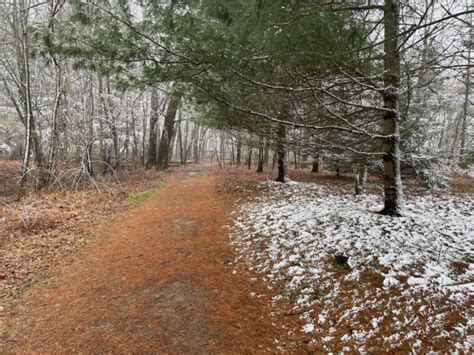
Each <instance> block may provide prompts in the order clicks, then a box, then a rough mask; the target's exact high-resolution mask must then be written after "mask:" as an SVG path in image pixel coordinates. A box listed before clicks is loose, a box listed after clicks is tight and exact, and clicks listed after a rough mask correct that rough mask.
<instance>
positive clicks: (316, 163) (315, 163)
mask: <svg viewBox="0 0 474 355" xmlns="http://www.w3.org/2000/svg"><path fill="white" fill-rule="evenodd" d="M311 172H312V173H319V155H316V156H315V157H314V160H313V166H312V169H311Z"/></svg>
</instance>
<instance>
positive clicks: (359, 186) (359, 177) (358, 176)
mask: <svg viewBox="0 0 474 355" xmlns="http://www.w3.org/2000/svg"><path fill="white" fill-rule="evenodd" d="M354 177H355V183H354V190H355V194H356V195H362V194H363V193H364V192H365V183H366V181H367V165H363V166H361V165H360V164H359V165H358V166H357V171H356V172H355V174H354Z"/></svg>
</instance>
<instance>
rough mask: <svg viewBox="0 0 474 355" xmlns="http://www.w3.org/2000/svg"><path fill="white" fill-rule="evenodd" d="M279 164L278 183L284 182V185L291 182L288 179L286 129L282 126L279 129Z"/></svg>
mask: <svg viewBox="0 0 474 355" xmlns="http://www.w3.org/2000/svg"><path fill="white" fill-rule="evenodd" d="M277 164H278V177H277V179H276V181H278V182H282V183H286V182H288V181H290V179H289V177H288V151H287V150H286V127H285V126H284V125H282V124H281V125H280V126H279V127H278V140H277Z"/></svg>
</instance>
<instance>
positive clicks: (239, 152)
mask: <svg viewBox="0 0 474 355" xmlns="http://www.w3.org/2000/svg"><path fill="white" fill-rule="evenodd" d="M241 163H242V138H241V137H240V136H238V137H237V166H240V164H241Z"/></svg>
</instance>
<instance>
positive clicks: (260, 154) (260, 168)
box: [257, 146, 264, 173]
mask: <svg viewBox="0 0 474 355" xmlns="http://www.w3.org/2000/svg"><path fill="white" fill-rule="evenodd" d="M263 151H264V147H262V146H260V148H259V150H258V164H257V173H263V161H264V152H263Z"/></svg>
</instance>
